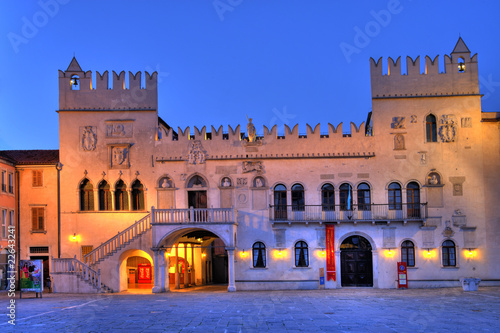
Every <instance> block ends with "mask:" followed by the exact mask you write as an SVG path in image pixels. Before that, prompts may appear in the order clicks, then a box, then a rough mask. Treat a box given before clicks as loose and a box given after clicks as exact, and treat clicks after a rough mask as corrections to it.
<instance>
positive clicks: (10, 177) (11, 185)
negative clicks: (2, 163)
mask: <svg viewBox="0 0 500 333" xmlns="http://www.w3.org/2000/svg"><path fill="white" fill-rule="evenodd" d="M9 193H12V194H13V193H14V174H12V173H9Z"/></svg>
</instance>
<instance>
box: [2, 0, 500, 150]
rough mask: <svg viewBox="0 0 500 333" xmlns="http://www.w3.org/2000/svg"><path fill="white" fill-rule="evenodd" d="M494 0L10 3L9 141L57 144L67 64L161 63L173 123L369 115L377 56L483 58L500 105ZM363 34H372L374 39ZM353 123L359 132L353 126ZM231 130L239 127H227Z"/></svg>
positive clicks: (5, 109) (486, 104) (488, 96)
mask: <svg viewBox="0 0 500 333" xmlns="http://www.w3.org/2000/svg"><path fill="white" fill-rule="evenodd" d="M499 9H500V3H498V2H496V1H477V2H471V1H461V0H457V1H453V2H448V1H417V0H413V1H410V0H399V1H397V0H390V1H385V0H384V1H373V0H372V1H333V0H329V1H328V0H317V1H305V0H304V1H294V0H274V1H270V0H215V1H212V0H208V1H202V0H196V1H195V0H193V1H188V0H182V1H181V0H178V1H124V0H121V1H93V0H89V1H80V0H40V1H14V0H12V1H1V2H0V13H2V14H1V15H2V19H1V20H0V49H1V52H0V67H1V68H0V71H1V73H2V75H1V76H0V115H1V129H0V149H57V148H58V145H59V143H58V116H57V113H56V112H55V111H56V110H57V109H58V79H57V78H58V72H57V71H58V69H61V70H65V69H66V68H67V67H68V65H69V63H70V61H71V58H72V57H73V54H76V58H77V60H78V62H79V63H80V65H81V67H82V68H83V70H91V71H93V72H95V71H99V72H103V71H105V70H109V71H112V70H114V71H116V72H120V71H122V70H125V71H132V72H136V71H144V70H148V71H150V72H151V71H158V73H159V80H160V84H159V86H158V95H159V97H158V102H159V115H160V116H161V117H162V118H163V119H164V120H165V121H166V122H167V123H168V124H169V125H171V126H172V127H174V128H177V127H178V126H179V127H181V128H184V127H186V126H190V127H191V128H192V127H193V126H197V127H198V128H201V127H203V126H210V125H213V126H214V127H216V128H217V127H218V126H220V125H224V127H226V126H227V125H228V124H229V125H231V126H232V127H235V126H236V125H238V124H241V125H242V126H243V127H245V126H246V125H245V124H246V115H248V116H249V117H252V118H253V119H254V124H255V125H256V127H257V133H258V134H261V133H262V132H263V131H262V125H266V126H268V127H269V126H272V125H274V124H277V125H278V129H279V130H278V132H279V133H280V132H283V131H284V129H283V124H288V125H290V126H293V125H295V124H297V123H298V124H299V132H301V133H305V132H306V123H309V124H310V125H312V126H314V125H316V124H317V123H321V131H322V132H326V131H327V123H329V122H330V123H332V124H334V125H335V126H336V125H337V124H338V123H340V122H344V123H349V122H351V121H353V122H354V123H356V124H358V125H359V124H360V123H361V122H363V121H365V120H366V116H367V114H368V112H369V111H370V110H371V96H370V73H369V58H370V57H374V58H379V57H381V56H383V57H384V60H386V58H387V57H389V56H390V57H393V58H397V57H398V56H402V57H403V58H405V57H406V56H407V55H409V56H411V57H413V58H415V57H416V56H418V55H420V56H421V58H422V57H423V56H425V55H429V56H431V57H432V58H433V57H434V56H436V55H440V62H441V63H442V57H443V55H444V54H449V53H450V52H451V51H452V50H453V47H454V46H455V43H456V42H457V40H458V37H459V34H460V35H461V36H462V38H463V39H464V41H465V43H466V44H467V46H468V47H469V49H470V50H471V51H472V54H474V53H478V59H479V74H480V83H481V93H482V94H484V95H485V96H484V97H483V106H482V107H483V110H484V111H500V94H499V92H500V66H498V60H497V58H498V57H497V54H498V51H499V46H498V45H500V44H499V41H498V33H499V32H500V20H498V17H497V16H498V12H499ZM363 35H364V36H363ZM344 128H345V129H349V126H344ZM225 130H227V129H226V128H225Z"/></svg>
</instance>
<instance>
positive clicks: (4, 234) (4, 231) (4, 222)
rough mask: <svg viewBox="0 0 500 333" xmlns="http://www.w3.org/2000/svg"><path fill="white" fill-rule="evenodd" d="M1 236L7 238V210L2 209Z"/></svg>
mask: <svg viewBox="0 0 500 333" xmlns="http://www.w3.org/2000/svg"><path fill="white" fill-rule="evenodd" d="M2 238H7V210H6V209H2Z"/></svg>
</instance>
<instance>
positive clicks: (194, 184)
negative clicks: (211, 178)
mask: <svg viewBox="0 0 500 333" xmlns="http://www.w3.org/2000/svg"><path fill="white" fill-rule="evenodd" d="M187 187H188V188H198V187H207V182H206V181H205V179H203V177H201V176H198V175H195V176H193V177H191V179H190V180H189V182H188V185H187Z"/></svg>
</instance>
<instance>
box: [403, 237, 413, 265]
mask: <svg viewBox="0 0 500 333" xmlns="http://www.w3.org/2000/svg"><path fill="white" fill-rule="evenodd" d="M401 261H402V262H405V263H406V266H407V267H415V245H413V242H412V241H409V240H407V241H404V242H403V244H401Z"/></svg>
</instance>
